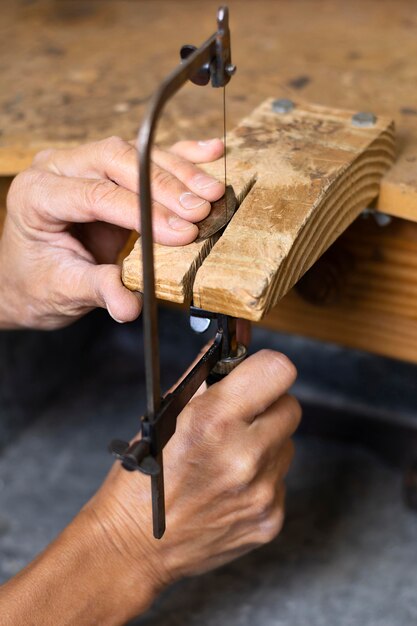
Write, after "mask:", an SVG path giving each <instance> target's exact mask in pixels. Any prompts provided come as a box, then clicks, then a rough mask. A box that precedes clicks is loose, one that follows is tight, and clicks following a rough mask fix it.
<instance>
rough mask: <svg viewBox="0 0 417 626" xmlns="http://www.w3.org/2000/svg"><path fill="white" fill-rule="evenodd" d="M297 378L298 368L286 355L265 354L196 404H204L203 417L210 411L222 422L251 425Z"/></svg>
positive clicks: (248, 362) (249, 361)
mask: <svg viewBox="0 0 417 626" xmlns="http://www.w3.org/2000/svg"><path fill="white" fill-rule="evenodd" d="M296 375H297V372H296V369H295V367H294V365H293V364H292V363H291V361H290V360H289V359H288V358H287V357H286V356H285V355H283V354H281V353H279V352H274V351H273V350H261V351H260V352H257V353H256V354H254V355H252V356H250V357H248V358H247V359H246V360H245V361H244V362H243V363H241V364H240V365H239V366H238V367H237V368H236V369H234V370H233V371H232V372H231V373H230V374H229V375H228V376H227V377H226V378H224V379H223V380H221V381H220V382H218V383H216V384H215V385H213V386H212V387H210V388H209V389H208V390H207V391H206V392H205V393H204V395H202V396H201V397H200V398H196V401H200V402H202V403H204V405H205V406H204V407H202V409H201V410H202V411H203V413H204V412H205V413H207V408H208V407H209V410H210V414H217V415H222V416H223V417H222V419H227V420H233V421H234V420H240V421H245V422H248V423H251V422H253V421H254V420H255V419H256V418H257V416H259V415H261V414H262V413H263V412H264V411H266V409H267V408H268V407H269V406H271V405H272V404H273V403H274V402H276V400H278V399H279V398H280V397H281V396H282V395H283V394H284V393H286V392H287V391H288V389H289V388H290V387H291V385H292V384H293V383H294V381H295V378H296Z"/></svg>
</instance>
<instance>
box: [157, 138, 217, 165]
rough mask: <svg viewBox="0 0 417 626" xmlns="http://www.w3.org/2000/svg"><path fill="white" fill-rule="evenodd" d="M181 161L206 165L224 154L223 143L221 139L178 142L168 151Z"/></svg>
mask: <svg viewBox="0 0 417 626" xmlns="http://www.w3.org/2000/svg"><path fill="white" fill-rule="evenodd" d="M169 152H172V153H173V154H177V155H178V156H180V157H182V158H183V159H187V160H188V161H192V162H193V163H208V162H210V161H215V160H216V159H220V157H221V156H223V154H224V143H223V141H222V140H221V139H209V140H208V141H178V142H177V143H175V144H174V145H173V146H171V148H170V149H169Z"/></svg>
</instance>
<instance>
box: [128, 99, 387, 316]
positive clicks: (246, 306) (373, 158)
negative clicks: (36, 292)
mask: <svg viewBox="0 0 417 626" xmlns="http://www.w3.org/2000/svg"><path fill="white" fill-rule="evenodd" d="M351 116H352V113H351V112H347V111H338V110H335V109H328V108H326V107H321V106H316V105H309V106H307V105H304V106H303V108H301V107H299V106H296V107H295V109H294V110H293V111H291V112H290V113H287V114H277V113H275V112H274V111H273V109H272V100H267V101H266V102H265V103H263V104H262V105H261V106H260V107H259V108H258V109H256V110H255V111H254V112H253V113H252V115H251V116H250V117H248V118H246V119H245V120H243V122H242V123H241V124H240V125H239V126H238V127H237V129H235V131H233V132H231V133H230V134H229V136H228V142H227V143H228V157H227V162H228V175H229V181H230V182H231V183H232V184H233V186H234V188H235V191H236V195H237V196H238V197H239V196H240V198H242V196H244V195H245V191H246V190H247V189H248V188H249V187H251V185H252V183H253V181H254V180H256V182H255V184H254V185H253V186H252V187H251V190H250V192H249V194H248V195H246V197H245V199H244V201H243V203H242V205H241V206H240V208H239V209H238V211H237V212H236V214H235V215H234V217H233V218H232V220H231V222H230V224H229V225H228V226H227V228H226V230H225V232H224V234H223V235H222V236H221V238H220V239H219V240H218V242H217V243H215V245H214V247H212V242H210V243H207V244H206V247H205V248H203V247H202V245H204V244H191V246H185V247H182V248H167V247H164V246H155V268H156V276H157V295H158V297H159V298H162V299H168V300H172V301H174V302H184V301H187V300H190V299H191V293H192V294H193V301H194V304H195V305H196V306H199V307H201V308H204V309H208V310H210V311H219V312H222V313H227V314H230V315H234V316H236V317H244V318H246V319H251V320H258V319H260V318H261V317H262V316H263V315H264V314H265V313H266V312H267V311H268V310H269V308H271V307H272V306H273V305H274V304H275V303H276V302H277V301H278V300H279V299H280V298H281V297H282V296H283V295H285V293H287V292H288V291H289V289H290V288H291V287H292V285H293V284H294V283H295V282H296V281H297V280H298V279H299V278H300V276H302V274H304V272H305V271H306V270H307V269H308V268H309V267H311V265H312V264H313V263H314V262H315V261H316V260H317V258H318V257H319V256H321V254H322V253H323V252H324V251H325V250H326V249H327V248H328V247H329V246H330V244H331V243H332V242H333V241H334V240H335V239H336V238H337V237H338V236H339V235H340V234H341V233H342V232H343V230H345V228H346V227H347V226H348V225H349V224H350V223H351V222H352V221H353V220H354V219H355V217H356V216H357V215H358V213H359V212H361V211H362V210H363V208H364V207H366V206H367V205H368V203H369V202H370V201H371V200H372V199H373V198H374V197H375V196H376V195H377V193H378V189H379V182H380V179H381V177H382V175H383V173H384V172H385V171H386V170H387V169H388V167H389V166H390V165H391V163H392V161H393V159H394V139H393V127H392V124H391V123H390V121H389V120H386V119H383V118H380V119H379V120H378V122H377V123H376V124H375V126H373V127H371V128H356V127H354V126H353V125H352V123H351ZM221 167H222V162H221V161H219V162H217V163H215V164H209V165H208V166H207V168H206V169H208V170H209V171H211V172H212V173H217V174H218V175H219V174H220V172H221V169H220V168H221ZM205 257H206V258H205ZM200 265H201V267H200V268H199V266H200ZM198 268H199V269H198ZM196 270H198V271H197V274H196V278H195V282H194V287H193V286H192V282H190V281H193V279H194V276H195V272H196ZM141 271H142V270H141V265H140V255H139V250H138V248H136V250H135V251H134V253H132V254H131V255H130V256H129V257H128V258H127V259H126V261H125V263H124V271H123V281H124V283H125V284H126V286H128V287H129V288H130V289H134V290H139V291H140V290H141V289H142V276H141Z"/></svg>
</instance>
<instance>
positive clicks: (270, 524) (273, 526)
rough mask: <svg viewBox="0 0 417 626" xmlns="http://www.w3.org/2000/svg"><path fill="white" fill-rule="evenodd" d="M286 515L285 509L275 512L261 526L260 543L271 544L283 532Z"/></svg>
mask: <svg viewBox="0 0 417 626" xmlns="http://www.w3.org/2000/svg"><path fill="white" fill-rule="evenodd" d="M284 520H285V513H284V509H283V508H281V507H280V508H278V509H276V510H274V511H273V512H272V513H271V515H269V517H268V518H267V519H266V520H264V521H262V522H261V523H260V525H259V531H260V542H261V543H269V542H270V541H273V540H274V539H275V538H276V537H277V536H278V535H279V533H280V532H281V530H282V527H283V526H284Z"/></svg>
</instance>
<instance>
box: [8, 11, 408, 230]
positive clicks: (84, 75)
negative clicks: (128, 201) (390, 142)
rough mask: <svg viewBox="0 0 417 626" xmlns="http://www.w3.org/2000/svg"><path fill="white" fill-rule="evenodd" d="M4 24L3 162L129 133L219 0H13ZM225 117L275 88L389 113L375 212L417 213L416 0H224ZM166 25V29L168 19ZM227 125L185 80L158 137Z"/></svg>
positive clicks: (208, 94)
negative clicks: (386, 167)
mask: <svg viewBox="0 0 417 626" xmlns="http://www.w3.org/2000/svg"><path fill="white" fill-rule="evenodd" d="M3 5H4V6H2V19H1V24H0V33H1V37H0V58H1V72H0V173H3V174H10V175H13V174H15V173H16V172H17V171H19V170H21V169H22V168H24V167H26V166H27V165H28V164H29V163H30V161H31V158H32V156H33V154H34V153H35V152H36V151H38V150H39V149H41V148H44V147H49V146H68V145H75V144H78V143H81V142H85V141H90V140H94V139H101V138H102V137H104V136H106V135H111V134H119V135H122V136H123V137H126V138H131V137H133V136H134V135H135V134H136V131H137V128H138V126H139V123H140V119H141V116H142V113H143V111H144V107H145V106H146V103H147V100H148V97H149V95H150V94H151V93H152V92H153V91H154V90H155V88H156V86H157V85H158V84H159V82H160V81H161V79H162V78H163V77H164V76H165V75H166V74H167V72H168V71H170V70H171V69H172V67H173V66H174V65H175V64H176V63H177V59H178V48H179V46H180V45H181V44H182V43H185V42H190V43H196V44H198V43H200V42H202V41H203V40H204V39H205V37H206V36H207V35H209V34H211V32H212V31H213V29H214V26H215V13H216V10H217V7H218V2H217V0H206V1H205V2H204V3H201V2H197V1H195V2H189V0H176V2H172V1H171V0H158V2H149V1H147V0H107V1H106V2H97V0H59V1H57V0H31V2H26V1H23V0H10V1H9V2H5V3H3ZM228 5H229V7H230V13H231V28H232V47H233V60H234V61H235V62H236V63H237V65H238V73H237V74H236V76H235V77H234V78H233V80H232V81H231V83H230V85H229V86H228V87H227V109H228V111H227V114H228V123H229V128H232V127H233V126H234V125H236V124H237V122H238V120H240V119H242V117H244V116H245V115H248V114H249V113H250V111H252V110H253V109H254V107H255V106H257V104H258V103H259V102H261V101H262V100H263V99H265V98H266V97H268V96H270V95H274V96H276V97H282V96H290V97H295V98H296V99H298V100H300V98H301V99H305V101H307V102H308V101H311V102H318V103H320V104H323V105H326V106H331V107H340V108H344V109H356V110H374V111H376V112H379V113H380V114H382V115H386V116H388V117H393V118H394V119H395V121H396V125H397V129H398V137H399V155H398V160H397V161H396V163H395V165H394V167H393V168H392V169H391V170H390V171H389V172H388V173H387V176H386V177H385V178H384V180H383V182H382V186H381V193H380V196H379V198H378V206H379V208H380V209H381V210H383V211H385V212H387V213H391V214H395V215H400V216H403V217H407V218H408V219H413V220H417V106H416V98H415V95H416V91H415V85H416V83H417V64H416V63H415V59H416V58H417V38H416V36H415V33H416V29H417V4H416V3H413V2H410V1H407V0H385V1H381V2H374V1H370V0H349V2H344V1H343V0H339V1H337V0H297V2H293V1H291V0H280V2H271V1H270V0H257V2H256V11H254V10H253V2H252V0H229V2H228ZM173 24H175V28H173V27H172V25H173ZM221 134H222V102H221V94H220V93H219V92H218V90H215V89H210V88H201V87H195V86H192V85H190V86H189V87H187V88H186V89H185V90H184V91H182V92H180V94H178V96H177V97H176V99H175V100H174V101H173V102H172V103H170V104H169V106H168V108H167V110H166V115H165V118H164V120H163V122H162V125H161V127H160V133H159V139H160V141H162V142H171V141H174V140H176V139H178V138H180V137H199V138H200V137H208V136H213V135H221Z"/></svg>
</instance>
